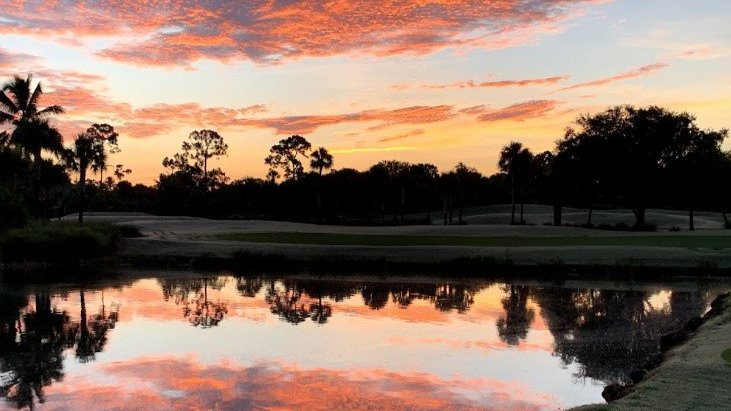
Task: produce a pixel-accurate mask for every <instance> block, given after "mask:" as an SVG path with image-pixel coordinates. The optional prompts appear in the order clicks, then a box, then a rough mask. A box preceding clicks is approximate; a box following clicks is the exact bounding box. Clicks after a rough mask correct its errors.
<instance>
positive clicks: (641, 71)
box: [552, 63, 670, 93]
mask: <svg viewBox="0 0 731 411" xmlns="http://www.w3.org/2000/svg"><path fill="white" fill-rule="evenodd" d="M669 66H670V65H669V64H668V63H654V64H648V65H646V66H642V67H639V68H636V69H632V70H629V71H625V72H623V73H619V74H617V75H614V76H610V77H604V78H600V79H596V80H592V81H587V82H585V83H578V84H574V85H571V86H568V87H564V88H560V89H558V90H555V91H553V92H552V93H557V92H560V91H568V90H575V89H578V88H585V87H597V86H605V85H607V84H611V83H615V82H618V81H624V80H630V79H635V78H638V77H644V76H649V75H651V74H655V73H657V72H658V71H660V70H663V69H665V68H667V67H669Z"/></svg>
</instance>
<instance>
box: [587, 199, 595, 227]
mask: <svg viewBox="0 0 731 411" xmlns="http://www.w3.org/2000/svg"><path fill="white" fill-rule="evenodd" d="M592 214H594V205H593V204H592V205H589V215H588V216H587V217H586V225H587V227H591V216H592Z"/></svg>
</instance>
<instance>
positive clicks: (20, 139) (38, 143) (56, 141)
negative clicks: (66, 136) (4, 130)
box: [9, 118, 63, 167]
mask: <svg viewBox="0 0 731 411" xmlns="http://www.w3.org/2000/svg"><path fill="white" fill-rule="evenodd" d="M9 141H10V144H13V145H14V146H16V147H20V148H21V149H22V150H24V151H25V152H27V153H28V154H31V155H32V156H33V162H34V164H35V165H36V167H39V166H40V164H41V163H40V162H41V160H42V158H41V153H42V152H43V150H48V151H51V152H53V153H55V154H60V153H62V152H63V137H62V136H61V133H59V132H58V130H57V129H56V128H55V127H53V126H51V125H50V124H48V121H47V120H45V119H41V118H30V119H24V120H21V121H19V122H18V123H16V125H15V129H14V130H13V131H12V132H11V133H10V140H9Z"/></svg>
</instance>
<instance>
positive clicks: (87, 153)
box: [64, 124, 117, 223]
mask: <svg viewBox="0 0 731 411" xmlns="http://www.w3.org/2000/svg"><path fill="white" fill-rule="evenodd" d="M116 141H117V133H116V132H115V131H114V127H112V126H110V125H109V124H94V125H92V126H91V127H89V128H88V129H87V130H86V131H85V132H84V133H81V134H79V135H78V136H77V137H76V140H75V141H74V145H73V146H72V147H71V148H70V149H68V150H66V151H65V152H64V158H65V160H66V164H67V166H68V167H69V168H70V169H72V170H74V171H77V172H78V173H79V182H78V185H77V186H78V192H79V223H83V222H84V205H85V202H86V172H87V170H88V169H89V168H92V169H96V170H101V169H103V168H104V167H106V158H107V153H106V149H105V144H110V145H112V146H113V147H116V144H117V143H116Z"/></svg>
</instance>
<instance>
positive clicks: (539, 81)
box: [392, 76, 569, 91]
mask: <svg viewBox="0 0 731 411" xmlns="http://www.w3.org/2000/svg"><path fill="white" fill-rule="evenodd" d="M568 78H569V76H555V77H543V78H532V79H522V80H497V81H483V82H477V81H474V80H467V81H461V82H457V83H449V84H396V85H394V86H392V88H393V89H394V90H399V91H400V90H407V89H413V88H421V89H446V88H505V87H527V86H547V85H553V84H556V83H559V82H561V81H564V80H566V79H568Z"/></svg>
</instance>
